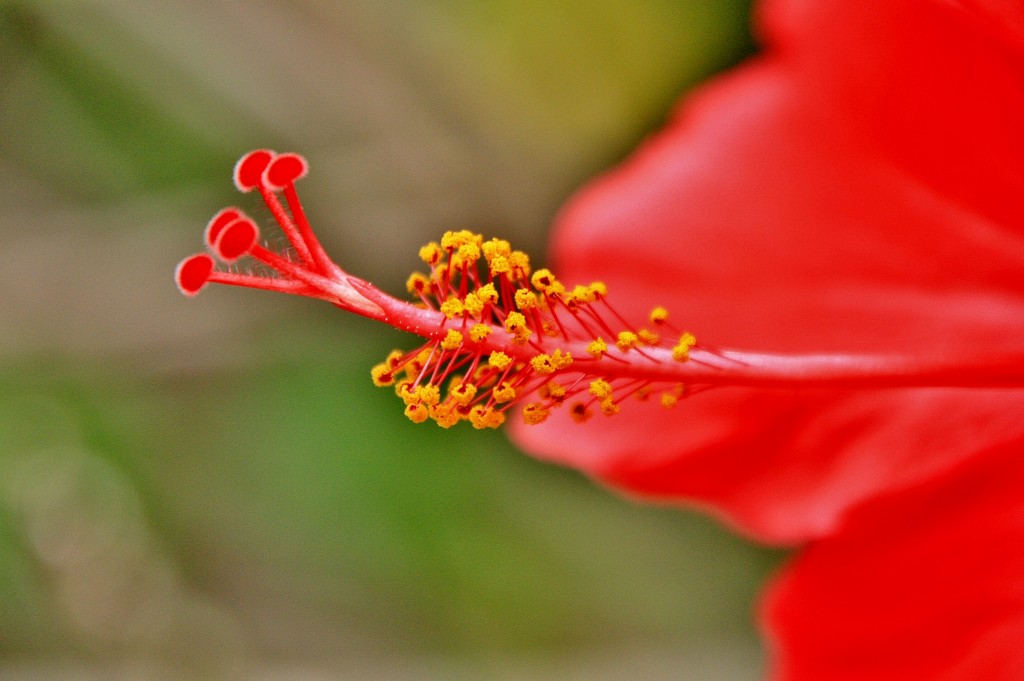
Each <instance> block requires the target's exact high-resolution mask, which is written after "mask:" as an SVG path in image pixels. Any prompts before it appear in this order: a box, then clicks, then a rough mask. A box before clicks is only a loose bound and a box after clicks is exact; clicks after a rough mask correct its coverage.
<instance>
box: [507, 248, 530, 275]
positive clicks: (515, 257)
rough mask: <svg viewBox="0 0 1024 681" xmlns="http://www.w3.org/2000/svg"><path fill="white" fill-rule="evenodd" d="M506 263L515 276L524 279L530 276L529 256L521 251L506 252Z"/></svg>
mask: <svg viewBox="0 0 1024 681" xmlns="http://www.w3.org/2000/svg"><path fill="white" fill-rule="evenodd" d="M508 264H509V266H511V267H512V274H513V276H515V277H520V278H522V279H526V278H527V277H529V276H530V256H528V255H526V253H523V252H522V251H512V252H511V253H509V254H508Z"/></svg>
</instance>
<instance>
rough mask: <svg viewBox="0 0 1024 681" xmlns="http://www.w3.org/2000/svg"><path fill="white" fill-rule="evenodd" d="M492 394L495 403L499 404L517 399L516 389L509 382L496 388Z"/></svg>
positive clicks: (502, 383)
mask: <svg viewBox="0 0 1024 681" xmlns="http://www.w3.org/2000/svg"><path fill="white" fill-rule="evenodd" d="M491 394H492V395H494V401H495V402H497V403H498V404H503V403H505V402H511V401H512V400H514V399H516V389H515V388H513V387H512V385H511V384H510V383H509V382H508V381H502V382H501V385H499V386H498V387H497V388H495V389H494V390H493V391H492V392H491Z"/></svg>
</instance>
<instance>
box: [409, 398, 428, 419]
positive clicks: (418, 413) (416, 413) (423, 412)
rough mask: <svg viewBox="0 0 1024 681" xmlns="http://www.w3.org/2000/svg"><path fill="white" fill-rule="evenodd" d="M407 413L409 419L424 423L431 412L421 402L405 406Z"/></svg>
mask: <svg viewBox="0 0 1024 681" xmlns="http://www.w3.org/2000/svg"><path fill="white" fill-rule="evenodd" d="M405 415H406V416H408V417H409V420H410V421H412V422H413V423H423V422H424V421H426V420H427V417H428V416H429V412H428V411H427V408H426V407H424V406H423V405H422V404H420V403H418V402H417V403H414V404H410V405H408V406H407V407H406V408H405Z"/></svg>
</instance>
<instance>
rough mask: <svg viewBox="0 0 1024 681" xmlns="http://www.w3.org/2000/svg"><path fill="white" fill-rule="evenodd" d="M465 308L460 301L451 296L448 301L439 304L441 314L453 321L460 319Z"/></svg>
mask: <svg viewBox="0 0 1024 681" xmlns="http://www.w3.org/2000/svg"><path fill="white" fill-rule="evenodd" d="M465 310H466V306H465V305H463V304H462V301H461V300H459V299H458V298H456V297H454V296H452V297H451V298H449V299H448V300H446V301H444V302H443V303H441V312H443V313H444V316H445V317H447V318H448V319H454V318H455V317H461V316H462V313H463V312H465Z"/></svg>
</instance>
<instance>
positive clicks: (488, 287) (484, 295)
mask: <svg viewBox="0 0 1024 681" xmlns="http://www.w3.org/2000/svg"><path fill="white" fill-rule="evenodd" d="M476 297H477V298H479V299H480V300H482V301H483V302H485V303H487V304H488V305H497V304H498V291H497V290H496V289H495V288H494V284H484V285H483V286H481V287H480V288H478V289H477V290H476Z"/></svg>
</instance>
